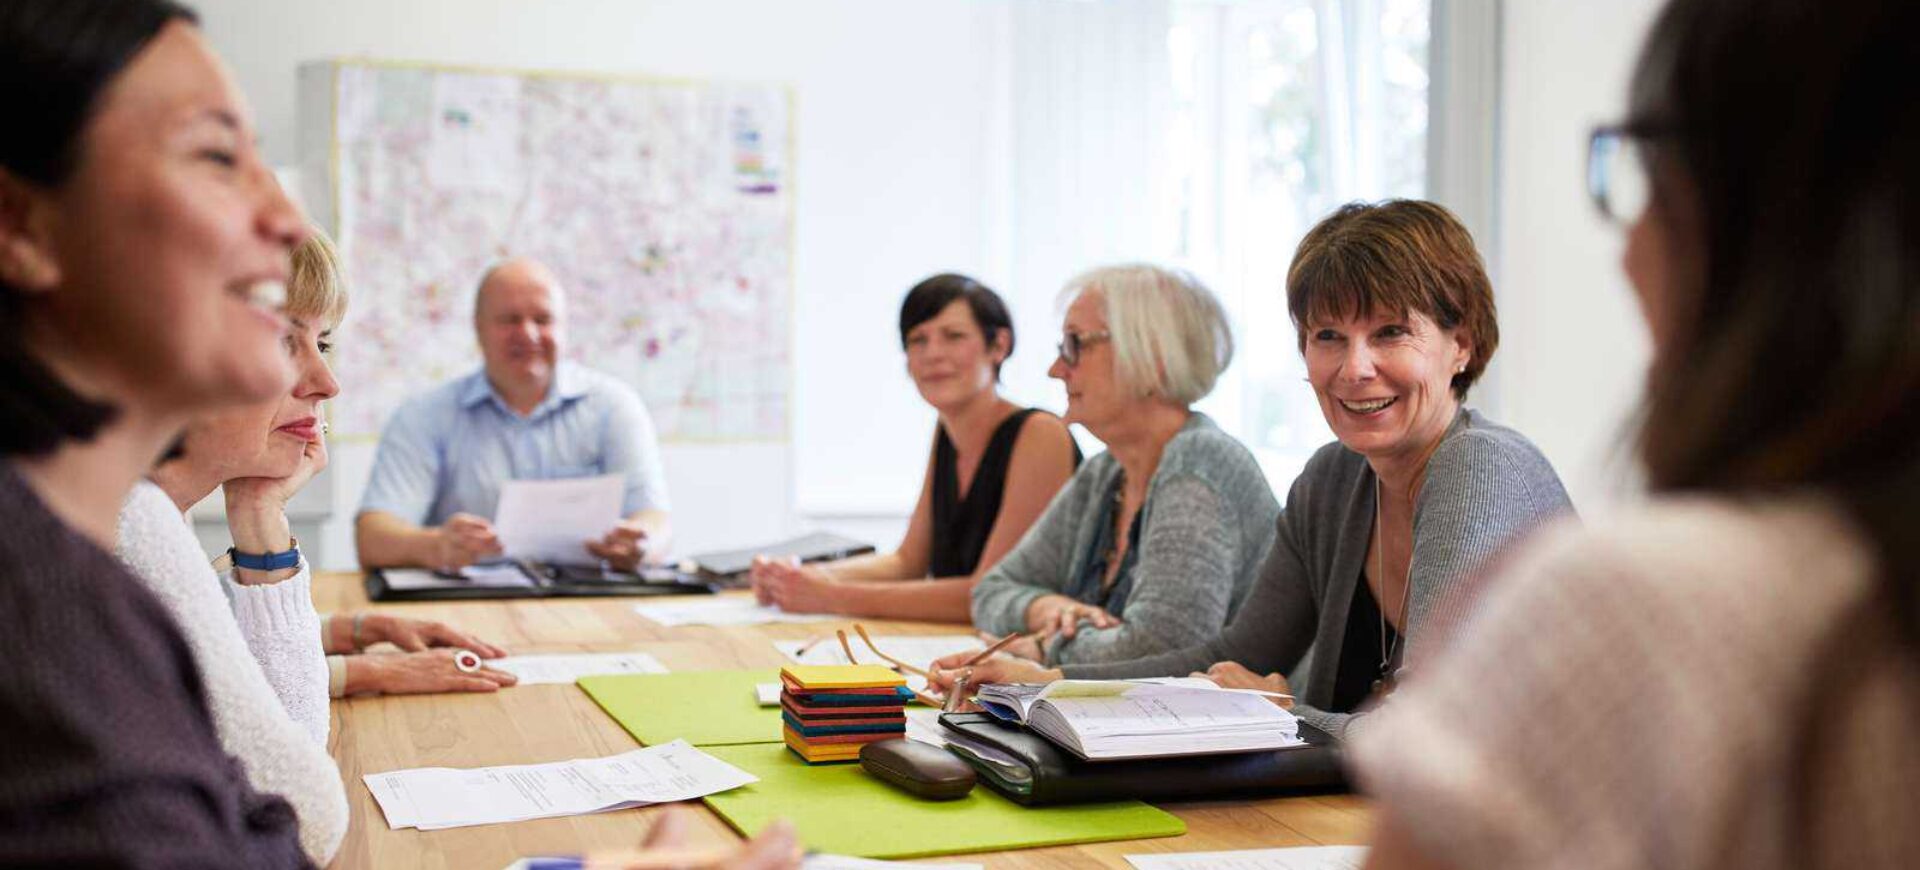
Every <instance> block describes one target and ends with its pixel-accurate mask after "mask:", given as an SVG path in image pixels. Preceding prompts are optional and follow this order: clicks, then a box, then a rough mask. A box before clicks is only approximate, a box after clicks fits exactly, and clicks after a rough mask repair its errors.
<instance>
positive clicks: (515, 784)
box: [364, 740, 759, 831]
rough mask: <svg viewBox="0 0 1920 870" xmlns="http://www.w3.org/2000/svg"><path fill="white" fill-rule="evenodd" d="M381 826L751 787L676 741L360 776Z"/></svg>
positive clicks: (636, 802)
mask: <svg viewBox="0 0 1920 870" xmlns="http://www.w3.org/2000/svg"><path fill="white" fill-rule="evenodd" d="M364 779H365V781H366V783H367V790H368V791H371V792H373V799H374V800H375V801H377V802H378V803H379V804H380V812H382V813H384V814H385V815H386V817H387V826H388V827H391V828H394V829H396V830H397V829H400V828H418V829H420V830H422V831H433V830H439V829H442V828H459V827H465V826H468V825H492V824H499V823H501V822H518V821H524V820H527V819H544V818H551V817H553V816H573V815H583V814H586V813H601V812H607V811H610V810H622V809H627V808H629V807H638V806H645V805H647V804H657V803H667V802H669V801H684V800H692V799H694V798H697V797H705V796H706V795H710V794H714V793H716V792H723V791H727V790H729V789H735V788H739V787H740V786H743V785H746V784H747V783H750V782H757V781H759V780H758V778H757V777H755V776H754V775H752V774H750V773H747V772H746V771H743V770H741V769H739V768H737V767H734V766H733V765H730V764H727V763H726V762H724V761H721V760H720V759H717V758H714V757H713V756H711V755H708V754H706V753H705V752H702V751H700V750H699V749H696V748H694V747H693V746H692V745H690V744H688V743H687V742H686V741H684V740H675V741H674V742H672V743H668V744H665V745H662V746H650V747H647V748H645V749H636V750H634V751H632V752H626V753H622V754H620V755H611V756H608V757H606V758H582V759H575V760H573V761H556V762H552V763H548V764H517V765H509V766H505V767H481V768H474V769H472V770H457V769H454V768H447V767H421V768H414V769H411V770H395V771H390V772H388V773H374V774H368V775H367V776H365V777H364Z"/></svg>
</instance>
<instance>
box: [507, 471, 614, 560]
mask: <svg viewBox="0 0 1920 870" xmlns="http://www.w3.org/2000/svg"><path fill="white" fill-rule="evenodd" d="M625 491H626V476H625V475H620V474H602V475H600V476H598V477H571V478H565V479H561V480H509V481H507V482H506V483H505V484H503V485H502V486H501V487H500V502H499V506H498V507H497V508H495V509H494V512H493V527H494V529H495V530H496V531H498V532H499V535H500V546H501V547H503V548H505V549H506V551H507V555H508V556H509V557H511V558H514V559H531V560H533V561H535V562H557V563H562V564H581V563H585V564H592V563H594V562H597V561H599V560H598V559H597V558H595V557H594V555H593V554H591V553H588V552H587V545H586V541H587V540H588V539H590V538H592V539H598V538H599V537H601V536H602V535H605V534H606V533H607V531H608V530H609V529H612V528H613V525H614V523H617V522H619V521H620V503H621V501H622V500H623V499H624V497H625V494H626V493H625Z"/></svg>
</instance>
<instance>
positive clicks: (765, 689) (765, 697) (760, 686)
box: [753, 683, 780, 707]
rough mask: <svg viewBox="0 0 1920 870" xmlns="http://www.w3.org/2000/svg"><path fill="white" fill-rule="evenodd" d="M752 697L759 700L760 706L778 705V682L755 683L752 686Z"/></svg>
mask: <svg viewBox="0 0 1920 870" xmlns="http://www.w3.org/2000/svg"><path fill="white" fill-rule="evenodd" d="M753 699H754V700H755V701H759V702H760V706H762V707H778V706H780V684H779V683H755V684H754V686H753Z"/></svg>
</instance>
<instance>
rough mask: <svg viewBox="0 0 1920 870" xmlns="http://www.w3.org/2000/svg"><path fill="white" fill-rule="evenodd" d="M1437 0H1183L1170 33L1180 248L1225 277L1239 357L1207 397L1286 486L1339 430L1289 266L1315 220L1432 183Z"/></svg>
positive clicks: (1170, 148) (1207, 272)
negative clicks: (1292, 309) (1311, 362)
mask: <svg viewBox="0 0 1920 870" xmlns="http://www.w3.org/2000/svg"><path fill="white" fill-rule="evenodd" d="M1429 15H1430V9H1429V0H1248V2H1205V0H1185V2H1179V3H1176V4H1175V5H1174V6H1173V9H1172V15H1171V17H1170V24H1169V26H1168V34H1167V57H1168V68H1169V74H1170V77H1171V83H1170V85H1171V87H1170V95H1171V100H1170V106H1169V110H1168V118H1169V121H1170V129H1169V130H1168V142H1167V151H1166V153H1167V160H1168V164H1169V165H1168V166H1167V167H1166V169H1165V173H1166V175H1165V177H1166V178H1167V180H1168V184H1167V185H1166V186H1165V188H1164V190H1165V193H1164V194H1163V195H1164V196H1165V197H1166V198H1168V199H1169V200H1171V201H1169V202H1164V203H1162V206H1163V207H1162V208H1159V209H1157V210H1156V212H1157V214H1158V215H1159V220H1160V222H1161V224H1160V225H1159V226H1157V227H1155V231H1156V232H1155V235H1156V236H1157V237H1158V238H1159V239H1161V240H1164V244H1165V245H1166V246H1167V247H1168V249H1169V250H1170V251H1171V254H1172V259H1173V260H1174V261H1175V262H1176V263H1178V264H1180V265H1182V266H1184V267H1185V268H1187V269H1190V270H1192V271H1193V272H1194V273H1195V274H1197V275H1199V276H1200V277H1201V278H1202V279H1203V280H1205V281H1206V282H1207V283H1208V284H1209V286H1211V287H1213V288H1214V290H1215V291H1216V292H1218V293H1219V294H1220V296H1221V300H1222V302H1223V303H1224V304H1225V305H1226V306H1227V308H1228V310H1229V311H1230V312H1231V314H1232V315H1233V320H1234V323H1235V325H1236V326H1237V328H1238V333H1237V335H1236V336H1235V338H1236V340H1237V342H1236V348H1235V361H1234V364H1233V366H1232V367H1231V368H1229V369H1228V370H1227V374H1226V375H1225V376H1223V377H1222V379H1221V383H1220V384H1219V385H1218V386H1217V387H1216V389H1215V391H1214V394H1213V395H1211V396H1209V397H1208V398H1207V400H1206V401H1204V402H1202V403H1201V405H1200V409H1201V410H1203V411H1206V412H1207V413H1208V414H1211V415H1212V416H1213V417H1214V418H1215V419H1216V420H1218V421H1219V422H1220V424H1221V426H1222V427H1223V428H1225V429H1226V430H1227V431H1229V432H1232V433H1233V434H1234V435H1236V436H1237V437H1239V438H1240V439H1241V440H1242V441H1243V442H1245V443H1246V444H1247V446H1248V447H1249V448H1251V449H1252V450H1253V451H1254V454H1255V455H1256V456H1257V457H1259V460H1260V463H1261V465H1262V467H1263V468H1264V469H1265V470H1266V473H1267V477H1268V480H1269V481H1270V482H1271V483H1272V484H1273V487H1274V490H1275V492H1276V493H1277V494H1278V495H1279V496H1280V497H1281V498H1282V499H1284V498H1285V495H1286V492H1287V488H1288V487H1289V486H1291V485H1292V482H1293V478H1294V477H1295V476H1296V475H1297V474H1298V473H1299V471H1300V469H1301V468H1302V467H1303V466H1304V465H1305V464H1306V461H1307V459H1308V458H1309V457H1310V456H1312V454H1313V451H1314V450H1315V449H1317V448H1319V447H1320V446H1321V445H1322V444H1325V443H1327V442H1328V441H1330V440H1332V438H1333V436H1332V433H1331V432H1329V431H1328V429H1327V426H1326V423H1325V421H1324V418H1323V417H1322V416H1321V414H1320V409H1319V405H1318V402H1317V401H1316V400H1315V398H1314V395H1313V391H1312V389H1311V388H1310V387H1309V386H1308V385H1307V384H1306V383H1305V382H1304V379H1305V377H1306V370H1305V367H1304V366H1303V364H1302V363H1301V361H1300V354H1299V351H1298V344H1297V341H1296V339H1295V336H1294V330H1293V324H1292V322H1291V321H1290V320H1289V319H1288V317H1287V308H1286V297H1285V278H1286V269H1287V264H1288V263H1289V262H1290V261H1291V259H1292V257H1293V250H1294V248H1295V246H1296V245H1297V244H1298V243H1299V240H1300V237H1301V236H1302V235H1303V234H1305V232H1306V231H1307V229H1308V228H1310V227H1311V226H1312V225H1313V223H1314V222H1315V221H1316V220H1317V219H1318V218H1320V217H1321V216H1322V215H1325V214H1326V213H1327V212H1328V211H1330V210H1332V209H1333V208H1334V207H1335V206H1337V205H1339V204H1341V203H1344V202H1348V201H1351V200H1355V199H1366V200H1376V199H1383V198H1387V197H1421V196H1424V195H1425V193H1426V190H1427V105H1428V99H1427V96H1428V94H1427V81H1428V75H1427V70H1428V66H1427V48H1428V21H1429Z"/></svg>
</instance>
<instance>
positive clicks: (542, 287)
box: [474, 260, 563, 396]
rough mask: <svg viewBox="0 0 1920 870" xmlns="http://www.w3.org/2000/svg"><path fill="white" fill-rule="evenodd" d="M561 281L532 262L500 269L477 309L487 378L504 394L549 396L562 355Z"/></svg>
mask: <svg viewBox="0 0 1920 870" xmlns="http://www.w3.org/2000/svg"><path fill="white" fill-rule="evenodd" d="M558 287H559V284H558V281H557V280H556V279H555V278H554V276H553V273H552V272H550V271H548V270H547V269H546V267H544V266H541V265H540V264H539V263H535V262H533V261H531V260H513V261H510V262H507V263H505V264H502V265H500V266H498V267H496V268H495V269H494V270H493V272H492V274H490V275H488V276H487V279H486V283H485V284H484V285H483V286H482V287H481V288H480V297H479V299H477V300H476V301H475V305H474V321H475V324H474V325H475V327H476V329H477V330H478V332H479V338H480V353H481V355H482V356H484V357H485V358H486V363H487V378H488V379H489V380H491V381H493V383H494V385H495V386H497V387H499V388H500V389H502V390H506V391H515V392H517V391H523V390H524V391H530V392H534V393H537V394H539V395H543V396H544V395H546V392H547V388H548V387H550V386H552V384H553V374H554V366H555V365H557V364H558V361H559V356H560V341H561V337H562V335H563V332H562V326H561V310H560V306H561V300H560V291H559V289H558Z"/></svg>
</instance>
